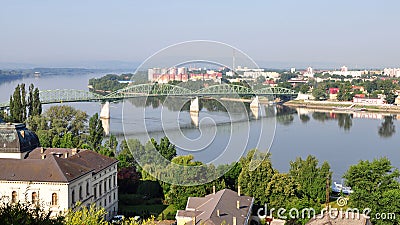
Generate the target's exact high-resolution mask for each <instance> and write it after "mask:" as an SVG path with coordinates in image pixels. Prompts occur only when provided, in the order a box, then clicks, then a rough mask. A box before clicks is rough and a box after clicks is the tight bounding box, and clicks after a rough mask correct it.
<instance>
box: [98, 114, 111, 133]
mask: <svg viewBox="0 0 400 225" xmlns="http://www.w3.org/2000/svg"><path fill="white" fill-rule="evenodd" d="M100 120H101V125H102V126H103V129H104V134H105V135H106V136H108V135H109V134H110V119H103V118H100Z"/></svg>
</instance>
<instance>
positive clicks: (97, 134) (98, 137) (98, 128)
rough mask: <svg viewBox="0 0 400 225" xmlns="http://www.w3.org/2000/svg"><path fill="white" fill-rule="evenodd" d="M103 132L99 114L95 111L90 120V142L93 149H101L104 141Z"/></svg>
mask: <svg viewBox="0 0 400 225" xmlns="http://www.w3.org/2000/svg"><path fill="white" fill-rule="evenodd" d="M103 133H104V129H103V125H102V124H101V120H100V118H99V114H98V113H95V114H94V115H93V116H92V117H91V118H90V120H89V137H88V144H89V146H90V147H91V148H92V150H94V151H99V150H100V146H101V142H102V141H103Z"/></svg>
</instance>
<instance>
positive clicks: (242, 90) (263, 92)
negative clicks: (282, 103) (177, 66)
mask: <svg viewBox="0 0 400 225" xmlns="http://www.w3.org/2000/svg"><path fill="white" fill-rule="evenodd" d="M297 94H298V93H297V92H295V91H293V90H290V89H286V88H281V87H265V88H262V89H258V90H253V89H251V88H247V87H244V86H240V85H229V84H220V85H213V86H209V87H206V88H202V89H200V90H197V91H193V90H190V89H187V88H184V87H180V86H176V85H170V84H139V85H130V86H127V87H125V88H123V89H120V90H117V91H115V92H112V93H110V94H108V95H100V94H96V93H93V92H89V91H84V90H72V89H62V90H61V89H56V90H43V91H40V94H39V95H40V101H41V102H42V104H53V103H63V102H107V101H115V100H120V99H125V98H135V97H153V96H183V97H199V96H210V97H212V96H272V97H274V98H277V97H282V96H286V97H289V98H295V97H297ZM9 106H10V103H9V102H5V103H1V104H0V109H6V108H8V107H9Z"/></svg>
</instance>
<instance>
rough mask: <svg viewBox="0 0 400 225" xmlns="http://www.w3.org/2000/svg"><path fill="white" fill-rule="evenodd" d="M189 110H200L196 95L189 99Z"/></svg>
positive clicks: (196, 111)
mask: <svg viewBox="0 0 400 225" xmlns="http://www.w3.org/2000/svg"><path fill="white" fill-rule="evenodd" d="M190 112H191V113H192V112H195V113H198V112H200V106H199V97H196V98H194V99H192V100H190Z"/></svg>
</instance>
